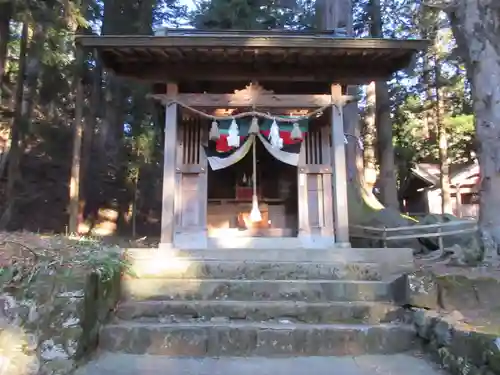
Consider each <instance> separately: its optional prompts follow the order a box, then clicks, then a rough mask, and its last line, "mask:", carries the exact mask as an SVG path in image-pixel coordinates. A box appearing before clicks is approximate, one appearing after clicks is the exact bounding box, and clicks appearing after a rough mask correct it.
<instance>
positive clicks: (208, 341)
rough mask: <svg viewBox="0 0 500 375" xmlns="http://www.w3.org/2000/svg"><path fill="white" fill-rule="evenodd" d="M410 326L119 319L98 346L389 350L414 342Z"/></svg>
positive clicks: (263, 351)
mask: <svg viewBox="0 0 500 375" xmlns="http://www.w3.org/2000/svg"><path fill="white" fill-rule="evenodd" d="M415 338H416V335H415V332H414V330H413V329H412V328H411V326H405V325H394V324H379V325H337V324H280V323H251V322H247V323H187V324H180V323H174V324H147V323H135V322H134V323H132V322H120V323H119V324H114V325H108V326H105V327H104V328H103V329H102V330H101V334H100V349H101V350H103V351H109V352H121V353H129V354H151V355H169V356H176V357H186V356H188V357H201V356H212V357H218V356H266V357H273V356H290V357H292V356H341V355H360V354H391V353H398V352H404V351H407V350H410V349H412V348H413V347H414V345H415Z"/></svg>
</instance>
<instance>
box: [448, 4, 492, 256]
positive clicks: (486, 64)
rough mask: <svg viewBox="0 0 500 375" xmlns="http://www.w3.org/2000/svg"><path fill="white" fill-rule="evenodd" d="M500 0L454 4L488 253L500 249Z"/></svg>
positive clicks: (453, 21)
mask: <svg viewBox="0 0 500 375" xmlns="http://www.w3.org/2000/svg"><path fill="white" fill-rule="evenodd" d="M497 3H498V1H497V0H460V1H457V2H455V6H454V7H453V8H451V7H450V8H448V9H447V12H448V16H449V18H450V22H451V25H452V29H453V34H454V36H455V39H456V41H457V44H458V47H459V53H460V54H461V56H462V57H463V58H464V60H465V63H466V67H467V74H468V76H469V80H470V82H471V86H472V98H473V102H474V104H473V109H474V114H475V125H476V138H477V142H478V149H479V150H478V151H479V152H478V158H479V165H480V170H481V188H480V201H479V202H480V212H479V226H480V229H481V232H482V234H483V236H482V237H483V242H484V248H485V257H486V258H487V259H488V260H491V259H492V258H497V257H498V252H499V250H500V215H499V212H500V194H498V192H499V191H500V144H499V143H500V141H499V140H500V105H499V104H498V103H500V90H499V87H500V44H499V43H498V34H499V31H500V8H499V7H498V4H497Z"/></svg>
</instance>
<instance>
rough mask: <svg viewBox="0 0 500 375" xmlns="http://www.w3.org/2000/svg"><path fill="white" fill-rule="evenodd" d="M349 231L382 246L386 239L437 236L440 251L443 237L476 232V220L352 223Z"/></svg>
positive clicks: (352, 234) (384, 245)
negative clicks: (388, 224) (393, 224)
mask: <svg viewBox="0 0 500 375" xmlns="http://www.w3.org/2000/svg"><path fill="white" fill-rule="evenodd" d="M349 231H350V236H351V237H353V238H362V239H370V240H377V241H379V243H380V245H381V246H383V247H387V242H388V241H396V240H409V239H418V238H436V237H437V239H438V246H439V250H440V252H441V253H442V252H443V250H444V246H443V237H446V236H452V235H457V234H466V233H477V231H478V225H477V221H476V220H457V221H449V222H446V223H437V224H426V225H411V226H406V227H393V228H387V227H382V228H376V227H367V226H362V225H353V226H350V227H349ZM408 232H412V233H408Z"/></svg>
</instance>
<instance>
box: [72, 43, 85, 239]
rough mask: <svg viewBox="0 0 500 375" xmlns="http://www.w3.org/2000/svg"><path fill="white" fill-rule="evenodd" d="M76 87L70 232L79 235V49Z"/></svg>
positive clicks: (80, 64) (80, 92)
mask: <svg viewBox="0 0 500 375" xmlns="http://www.w3.org/2000/svg"><path fill="white" fill-rule="evenodd" d="M75 65H76V67H75V75H74V80H75V83H74V86H75V118H74V125H73V154H72V161H71V178H70V184H69V227H68V229H69V232H70V233H78V224H79V214H80V159H81V151H82V137H83V122H82V119H83V99H84V98H83V94H84V93H83V83H82V70H83V51H82V49H81V47H77V51H76V64H75Z"/></svg>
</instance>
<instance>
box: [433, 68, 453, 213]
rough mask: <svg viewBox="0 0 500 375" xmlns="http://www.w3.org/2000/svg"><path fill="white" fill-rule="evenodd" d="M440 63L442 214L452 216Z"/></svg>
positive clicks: (437, 75) (438, 105)
mask: <svg viewBox="0 0 500 375" xmlns="http://www.w3.org/2000/svg"><path fill="white" fill-rule="evenodd" d="M439 65H440V63H439V61H436V64H435V66H434V70H435V80H436V102H435V103H436V106H435V114H436V124H437V130H438V139H439V171H440V175H439V176H440V177H439V182H440V185H441V212H442V213H443V214H452V213H453V212H452V207H451V190H450V159H449V157H448V139H447V134H446V128H445V124H444V98H443V92H442V89H441V83H440V82H441V69H440V67H439Z"/></svg>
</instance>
